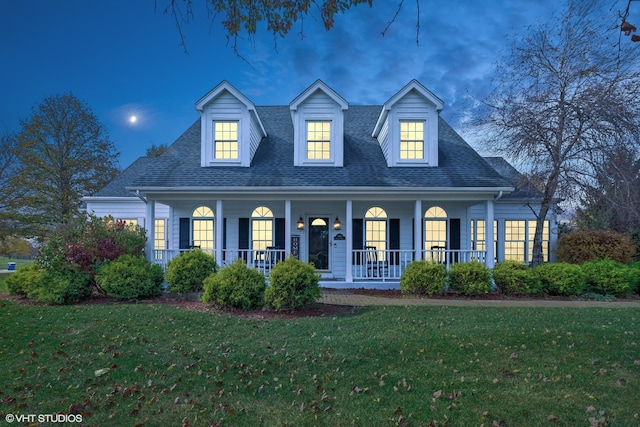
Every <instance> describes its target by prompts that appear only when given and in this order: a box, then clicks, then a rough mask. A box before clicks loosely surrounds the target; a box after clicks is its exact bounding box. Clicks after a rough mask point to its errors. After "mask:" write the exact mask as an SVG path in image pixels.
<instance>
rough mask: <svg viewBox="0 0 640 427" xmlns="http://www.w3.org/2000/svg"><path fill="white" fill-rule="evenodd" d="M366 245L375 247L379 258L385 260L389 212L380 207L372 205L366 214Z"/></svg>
mask: <svg viewBox="0 0 640 427" xmlns="http://www.w3.org/2000/svg"><path fill="white" fill-rule="evenodd" d="M364 221H365V222H364V242H365V246H369V247H375V248H376V251H378V260H380V261H384V260H385V254H386V252H385V251H386V250H387V213H386V212H385V210H384V209H382V208H379V207H377V206H376V207H372V208H371V209H369V210H368V211H367V212H366V213H365V215H364Z"/></svg>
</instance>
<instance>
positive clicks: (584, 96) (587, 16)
mask: <svg viewBox="0 0 640 427" xmlns="http://www.w3.org/2000/svg"><path fill="white" fill-rule="evenodd" d="M597 6H598V4H597V2H569V3H568V5H567V7H566V9H565V10H564V11H563V12H562V14H561V15H560V16H552V17H551V19H550V20H549V21H548V22H547V23H543V24H541V25H539V26H537V27H531V28H529V29H528V32H527V33H526V34H524V35H523V36H521V37H520V38H519V39H516V40H515V41H514V43H513V47H512V49H511V50H510V51H509V52H508V53H507V54H506V55H505V57H504V58H502V60H501V61H500V63H499V65H498V67H497V72H496V81H497V82H498V84H497V86H496V88H495V90H494V92H493V93H492V94H491V96H490V97H489V99H488V101H487V102H486V105H487V106H488V107H489V114H488V115H487V116H484V120H481V122H482V123H484V124H488V125H489V129H490V133H491V135H490V142H488V143H487V145H488V146H489V147H491V148H494V149H497V150H498V151H500V152H502V153H503V154H504V155H506V156H507V157H509V158H511V159H512V160H513V161H515V162H517V163H519V164H520V165H522V167H523V168H526V169H528V170H529V175H530V177H531V178H532V182H535V183H538V185H539V189H540V190H541V192H542V202H541V205H540V209H539V210H537V211H536V212H535V213H536V216H537V222H536V231H535V235H534V242H533V257H532V263H533V264H534V265H537V264H540V263H541V262H542V261H543V253H542V230H543V224H544V220H545V218H546V216H547V213H548V212H549V210H550V208H551V207H552V206H553V204H554V202H555V201H556V200H557V198H558V197H571V195H575V194H577V191H578V189H579V188H581V186H583V185H585V184H586V183H593V182H594V176H595V173H594V168H593V166H594V160H595V159H597V158H598V153H603V152H605V151H606V150H607V149H609V148H610V147H612V146H616V145H618V144H620V141H630V142H633V143H637V139H634V138H637V129H638V127H637V126H638V117H639V116H638V115H637V113H636V110H637V107H638V106H639V105H640V104H639V101H640V85H639V84H638V83H639V80H638V77H639V75H638V67H637V49H634V47H635V46H631V47H630V48H627V49H625V50H620V51H618V50H616V49H613V48H612V46H611V43H610V42H609V41H608V40H607V32H606V31H605V30H604V29H603V30H601V29H600V26H599V22H598V20H597V19H595V17H597V16H601V15H598V13H597V12H598V10H597Z"/></svg>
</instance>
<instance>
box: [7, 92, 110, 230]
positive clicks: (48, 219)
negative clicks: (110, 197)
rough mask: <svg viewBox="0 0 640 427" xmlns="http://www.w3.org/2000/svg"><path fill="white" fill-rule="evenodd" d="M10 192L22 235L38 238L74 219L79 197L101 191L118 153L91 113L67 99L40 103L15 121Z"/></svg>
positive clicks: (88, 109) (54, 97)
mask: <svg viewBox="0 0 640 427" xmlns="http://www.w3.org/2000/svg"><path fill="white" fill-rule="evenodd" d="M16 138H17V142H16V144H17V145H16V157H17V159H18V161H19V168H18V170H17V171H16V172H15V173H14V174H13V176H12V178H11V184H10V185H11V188H13V189H15V190H16V191H18V193H19V194H21V198H22V200H21V206H19V207H18V208H15V209H13V216H14V218H18V219H19V221H20V223H21V227H22V234H23V235H26V236H42V235H43V233H44V232H45V231H46V230H50V229H52V228H54V229H55V228H56V226H57V225H58V224H64V223H66V222H68V221H69V220H70V219H71V218H73V217H75V216H77V215H78V212H79V210H80V206H81V200H80V198H81V197H83V196H90V195H93V194H94V193H96V192H97V191H98V190H100V189H102V188H103V187H104V186H105V185H106V184H107V183H108V182H109V181H111V180H112V179H113V178H114V177H115V175H116V173H117V172H118V167H117V162H118V156H119V155H120V153H119V152H118V151H117V150H116V148H115V145H114V143H113V142H112V141H111V140H110V139H109V136H108V132H107V131H106V129H105V128H104V126H103V125H102V124H100V122H99V121H98V118H97V117H96V116H95V115H94V114H93V112H92V111H91V109H90V108H89V107H88V106H87V105H86V104H85V103H83V102H82V101H80V100H79V99H78V98H76V97H75V96H74V95H73V94H67V95H58V96H51V97H47V98H45V99H44V100H43V101H42V102H41V103H40V104H38V105H37V106H35V107H34V108H33V109H32V113H31V116H30V117H28V118H27V119H24V120H21V121H20V130H19V132H18V134H17V137H16Z"/></svg>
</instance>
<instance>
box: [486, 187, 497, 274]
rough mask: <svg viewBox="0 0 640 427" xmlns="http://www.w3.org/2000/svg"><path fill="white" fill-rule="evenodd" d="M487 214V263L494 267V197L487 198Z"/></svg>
mask: <svg viewBox="0 0 640 427" xmlns="http://www.w3.org/2000/svg"><path fill="white" fill-rule="evenodd" d="M486 208H487V216H486V218H485V224H486V227H485V228H486V230H485V234H484V235H485V247H486V248H487V258H486V260H485V265H486V266H487V267H489V268H493V265H494V258H495V253H494V251H493V199H489V200H487V205H486Z"/></svg>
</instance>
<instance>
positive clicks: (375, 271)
mask: <svg viewBox="0 0 640 427" xmlns="http://www.w3.org/2000/svg"><path fill="white" fill-rule="evenodd" d="M364 249H365V258H366V262H367V277H382V276H384V275H386V272H387V267H388V266H387V261H386V260H384V261H383V260H380V259H379V258H378V248H376V247H375V246H365V247H364Z"/></svg>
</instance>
